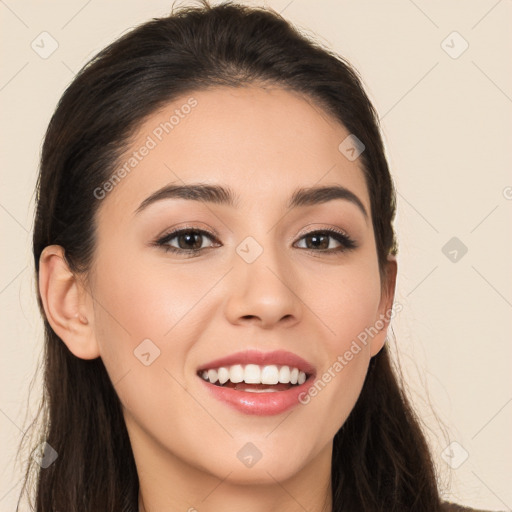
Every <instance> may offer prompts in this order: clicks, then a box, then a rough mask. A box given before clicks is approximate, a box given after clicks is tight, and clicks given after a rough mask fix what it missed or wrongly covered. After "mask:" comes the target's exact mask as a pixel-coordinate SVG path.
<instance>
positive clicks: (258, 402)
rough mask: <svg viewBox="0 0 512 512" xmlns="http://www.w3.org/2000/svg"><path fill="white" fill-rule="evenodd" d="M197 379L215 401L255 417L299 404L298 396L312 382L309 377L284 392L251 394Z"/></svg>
mask: <svg viewBox="0 0 512 512" xmlns="http://www.w3.org/2000/svg"><path fill="white" fill-rule="evenodd" d="M198 378H199V379H201V382H202V383H203V384H204V385H205V386H206V389H207V390H208V391H209V392H210V393H211V394H212V395H213V396H214V397H215V398H216V399H217V400H220V401H221V402H224V403H226V404H227V405H229V406H231V407H233V408H234V409H236V410H238V411H240V412H243V413H244V414H254V415H256V416H270V415H274V414H281V413H283V412H285V411H287V410H288V409H291V408H292V407H294V406H296V405H298V404H299V403H300V401H299V395H301V394H302V393H304V394H306V393H307V391H308V389H309V388H310V387H311V386H312V385H313V382H314V378H313V376H310V377H309V378H308V379H307V380H306V382H304V383H303V384H301V385H299V386H293V387H291V388H290V389H287V390H286V391H270V392H263V393H251V392H250V391H236V390H234V389H231V388H224V387H221V386H216V385H215V384H211V383H210V382H208V381H206V380H204V379H203V378H201V377H198Z"/></svg>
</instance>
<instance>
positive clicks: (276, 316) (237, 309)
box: [227, 230, 300, 325]
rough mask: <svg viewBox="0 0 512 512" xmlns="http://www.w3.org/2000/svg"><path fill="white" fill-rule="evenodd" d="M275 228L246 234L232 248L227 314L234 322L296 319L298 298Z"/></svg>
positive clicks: (298, 307) (273, 321)
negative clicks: (276, 240)
mask: <svg viewBox="0 0 512 512" xmlns="http://www.w3.org/2000/svg"><path fill="white" fill-rule="evenodd" d="M273 234H274V231H273V230H271V231H269V232H265V231H264V230H262V232H261V233H260V234H253V235H248V236H246V237H245V238H244V239H243V240H242V241H241V242H240V243H239V244H238V245H237V246H236V248H235V255H234V272H233V276H232V279H233V286H232V288H231V289H230V298H229V301H228V306H227V314H228V316H229V317H230V320H231V321H233V322H236V321H239V319H241V318H243V317H258V319H259V321H260V322H262V323H263V324H265V325H271V324H273V323H275V322H278V321H280V320H281V319H282V318H286V319H288V321H290V319H291V318H295V319H297V318H298V316H299V313H300V301H299V300H298V298H297V296H296V292H295V291H294V290H293V282H292V279H291V272H290V269H291V267H290V266H289V265H288V263H287V262H286V253H285V248H284V246H282V244H279V243H275V241H274V239H273Z"/></svg>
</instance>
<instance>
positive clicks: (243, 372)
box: [201, 364, 306, 384]
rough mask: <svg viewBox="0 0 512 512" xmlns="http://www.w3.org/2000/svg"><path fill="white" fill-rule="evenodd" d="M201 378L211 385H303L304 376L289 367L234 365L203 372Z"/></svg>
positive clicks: (296, 369)
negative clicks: (228, 383) (241, 383)
mask: <svg viewBox="0 0 512 512" xmlns="http://www.w3.org/2000/svg"><path fill="white" fill-rule="evenodd" d="M201 376H202V377H203V379H204V380H208V381H210V382H211V383H212V384H213V383H215V382H217V381H219V384H224V383H225V382H227V381H228V380H230V381H231V382H232V383H233V384H237V383H238V382H245V383H246V384H277V383H279V382H280V383H282V384H287V383H290V384H297V383H298V384H304V382H305V381H306V374H305V373H304V372H302V371H300V370H299V369H298V368H290V367H289V366H276V365H268V366H258V365H257V364H247V365H245V368H244V367H243V366H242V365H241V364H235V365H233V366H229V367H224V366H222V367H220V368H216V369H210V370H203V371H202V372H201Z"/></svg>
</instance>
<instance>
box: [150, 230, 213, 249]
mask: <svg viewBox="0 0 512 512" xmlns="http://www.w3.org/2000/svg"><path fill="white" fill-rule="evenodd" d="M205 238H209V239H211V240H215V237H214V236H213V235H212V234H211V233H208V232H207V231H204V230H202V229H190V228H186V229H178V230H176V231H173V232H172V233H169V234H167V235H165V236H163V237H162V238H160V239H159V240H158V241H157V242H156V244H157V245H158V246H162V247H163V248H164V250H166V251H170V252H189V253H190V252H200V251H202V250H203V249H207V248H208V247H203V242H204V239H205ZM173 240H176V241H177V244H176V245H175V244H174V243H171V242H172V241H173Z"/></svg>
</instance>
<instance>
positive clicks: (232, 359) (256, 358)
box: [197, 350, 315, 375]
mask: <svg viewBox="0 0 512 512" xmlns="http://www.w3.org/2000/svg"><path fill="white" fill-rule="evenodd" d="M235 364H257V365H261V366H267V365H276V366H291V367H293V368H298V369H299V370H300V371H302V372H304V373H306V374H307V375H313V374H314V373H315V367H314V366H313V365H312V364H311V363H309V362H308V361H306V360H305V359H302V357H299V356H298V355H296V354H293V353H292V352H288V351H286V350H275V351H273V352H260V351H258V350H245V351H243V352H235V353H234V354H231V355H229V356H227V357H222V358H220V359H215V360H214V361H209V362H208V363H205V364H203V365H201V366H200V367H199V368H198V369H197V371H198V372H201V371H203V370H209V369H213V368H220V367H221V366H224V367H229V366H232V365H235Z"/></svg>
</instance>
